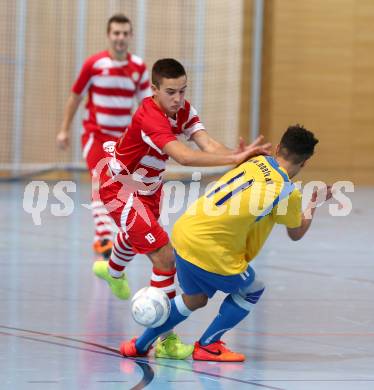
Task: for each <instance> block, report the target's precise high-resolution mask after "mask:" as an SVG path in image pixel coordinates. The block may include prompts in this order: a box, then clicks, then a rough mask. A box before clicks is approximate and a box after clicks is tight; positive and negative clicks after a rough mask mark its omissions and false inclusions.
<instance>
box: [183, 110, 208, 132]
mask: <svg viewBox="0 0 374 390" xmlns="http://www.w3.org/2000/svg"><path fill="white" fill-rule="evenodd" d="M198 130H205V127H204V125H203V124H202V123H201V121H200V118H199V116H198V115H197V111H196V109H195V108H194V107H193V106H191V105H190V107H189V114H188V119H187V121H186V124H185V125H184V126H183V133H184V135H185V136H186V138H187V139H190V138H191V136H192V134H193V133H196V131H198Z"/></svg>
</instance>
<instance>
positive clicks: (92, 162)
mask: <svg viewBox="0 0 374 390" xmlns="http://www.w3.org/2000/svg"><path fill="white" fill-rule="evenodd" d="M117 140H118V138H116V137H112V136H110V135H106V134H101V133H94V132H85V133H83V134H82V154H83V158H84V159H85V160H86V164H87V167H88V169H89V171H90V173H91V176H95V173H96V172H95V169H96V167H97V164H98V163H99V161H100V160H101V159H103V158H106V157H108V156H107V154H106V153H105V152H104V149H103V143H104V142H106V141H115V142H117Z"/></svg>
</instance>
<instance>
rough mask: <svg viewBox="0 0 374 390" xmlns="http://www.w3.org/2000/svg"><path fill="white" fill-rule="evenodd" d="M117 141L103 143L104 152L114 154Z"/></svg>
mask: <svg viewBox="0 0 374 390" xmlns="http://www.w3.org/2000/svg"><path fill="white" fill-rule="evenodd" d="M115 145H116V143H115V142H114V141H106V142H104V143H103V149H104V152H107V153H109V154H110V155H111V156H114V147H115Z"/></svg>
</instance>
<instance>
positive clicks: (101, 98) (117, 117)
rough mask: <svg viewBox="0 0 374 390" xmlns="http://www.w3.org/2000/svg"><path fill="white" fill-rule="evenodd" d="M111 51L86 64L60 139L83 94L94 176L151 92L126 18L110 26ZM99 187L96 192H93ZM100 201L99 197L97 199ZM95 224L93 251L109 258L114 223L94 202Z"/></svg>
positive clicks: (85, 138)
mask: <svg viewBox="0 0 374 390" xmlns="http://www.w3.org/2000/svg"><path fill="white" fill-rule="evenodd" d="M107 36H108V43H109V49H108V50H105V51H102V52H100V53H97V54H95V55H93V56H91V57H89V58H88V59H87V60H86V61H85V62H84V64H83V67H82V69H81V71H80V74H79V76H78V78H77V80H76V81H75V83H74V85H73V87H72V90H71V95H70V97H69V99H68V102H67V105H66V108H65V114H64V119H63V124H62V127H61V130H60V132H59V133H58V135H57V142H58V145H59V146H60V147H62V148H66V147H67V146H68V144H69V138H70V137H69V129H70V125H71V122H72V120H73V117H74V115H75V113H76V111H77V109H78V107H79V104H80V103H81V101H82V99H83V97H84V96H86V95H87V102H86V106H85V113H84V118H83V133H82V151H83V158H84V159H85V160H86V163H87V167H88V169H89V171H90V173H91V175H92V177H93V178H95V177H96V171H95V167H96V165H97V163H98V162H99V161H100V160H101V159H102V158H103V157H104V156H105V154H104V151H103V146H102V145H103V143H104V142H106V141H117V140H118V139H119V138H120V137H121V136H122V135H123V133H124V131H125V129H126V128H127V126H128V125H129V124H130V122H131V114H132V111H133V110H134V108H135V105H136V101H138V102H141V101H142V100H143V98H144V97H147V96H149V95H150V94H151V90H150V83H149V76H148V71H147V68H146V66H145V64H144V62H143V60H142V59H141V58H139V57H138V56H136V55H134V54H131V53H129V52H128V46H129V43H130V40H131V38H132V25H131V21H130V20H129V19H128V18H127V17H126V16H125V15H122V14H117V15H114V16H112V17H111V18H110V19H109V20H108V23H107ZM95 191H97V188H93V193H94V192H95ZM96 198H98V197H96ZM91 208H92V213H93V217H94V223H95V237H94V249H95V251H96V252H98V253H101V254H104V255H105V254H109V253H110V249H111V247H112V235H113V233H112V224H111V220H110V218H109V217H108V215H107V213H106V210H105V208H104V206H103V204H102V203H101V202H100V201H99V200H96V201H93V202H92V204H91Z"/></svg>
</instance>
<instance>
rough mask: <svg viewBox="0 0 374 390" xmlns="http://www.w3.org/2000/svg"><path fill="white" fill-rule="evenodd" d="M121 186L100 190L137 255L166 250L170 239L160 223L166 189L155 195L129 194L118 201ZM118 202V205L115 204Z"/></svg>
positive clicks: (104, 201) (115, 185) (106, 205)
mask: <svg viewBox="0 0 374 390" xmlns="http://www.w3.org/2000/svg"><path fill="white" fill-rule="evenodd" d="M121 188H122V185H121V184H119V183H113V184H111V185H109V186H107V187H102V186H100V190H99V193H100V199H101V201H102V202H103V203H104V205H105V207H106V208H107V210H108V213H109V215H110V216H111V217H112V218H113V220H114V222H115V223H116V225H117V226H118V228H119V229H120V230H121V231H122V232H124V233H125V234H126V238H127V240H128V242H129V243H130V244H131V246H132V249H133V251H134V252H136V253H144V254H146V253H150V252H154V251H155V250H157V249H159V248H161V247H163V246H165V245H166V244H167V243H168V242H169V236H168V234H167V233H166V232H165V230H164V229H163V228H162V227H161V225H160V224H159V223H158V219H159V217H160V202H161V194H162V186H161V187H160V188H159V189H158V190H157V192H156V193H155V194H153V195H149V196H145V195H138V194H129V195H128V196H126V199H124V200H120V201H119V200H118V199H117V194H118V191H119V190H120V189H121ZM115 201H118V204H114V202H115Z"/></svg>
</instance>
